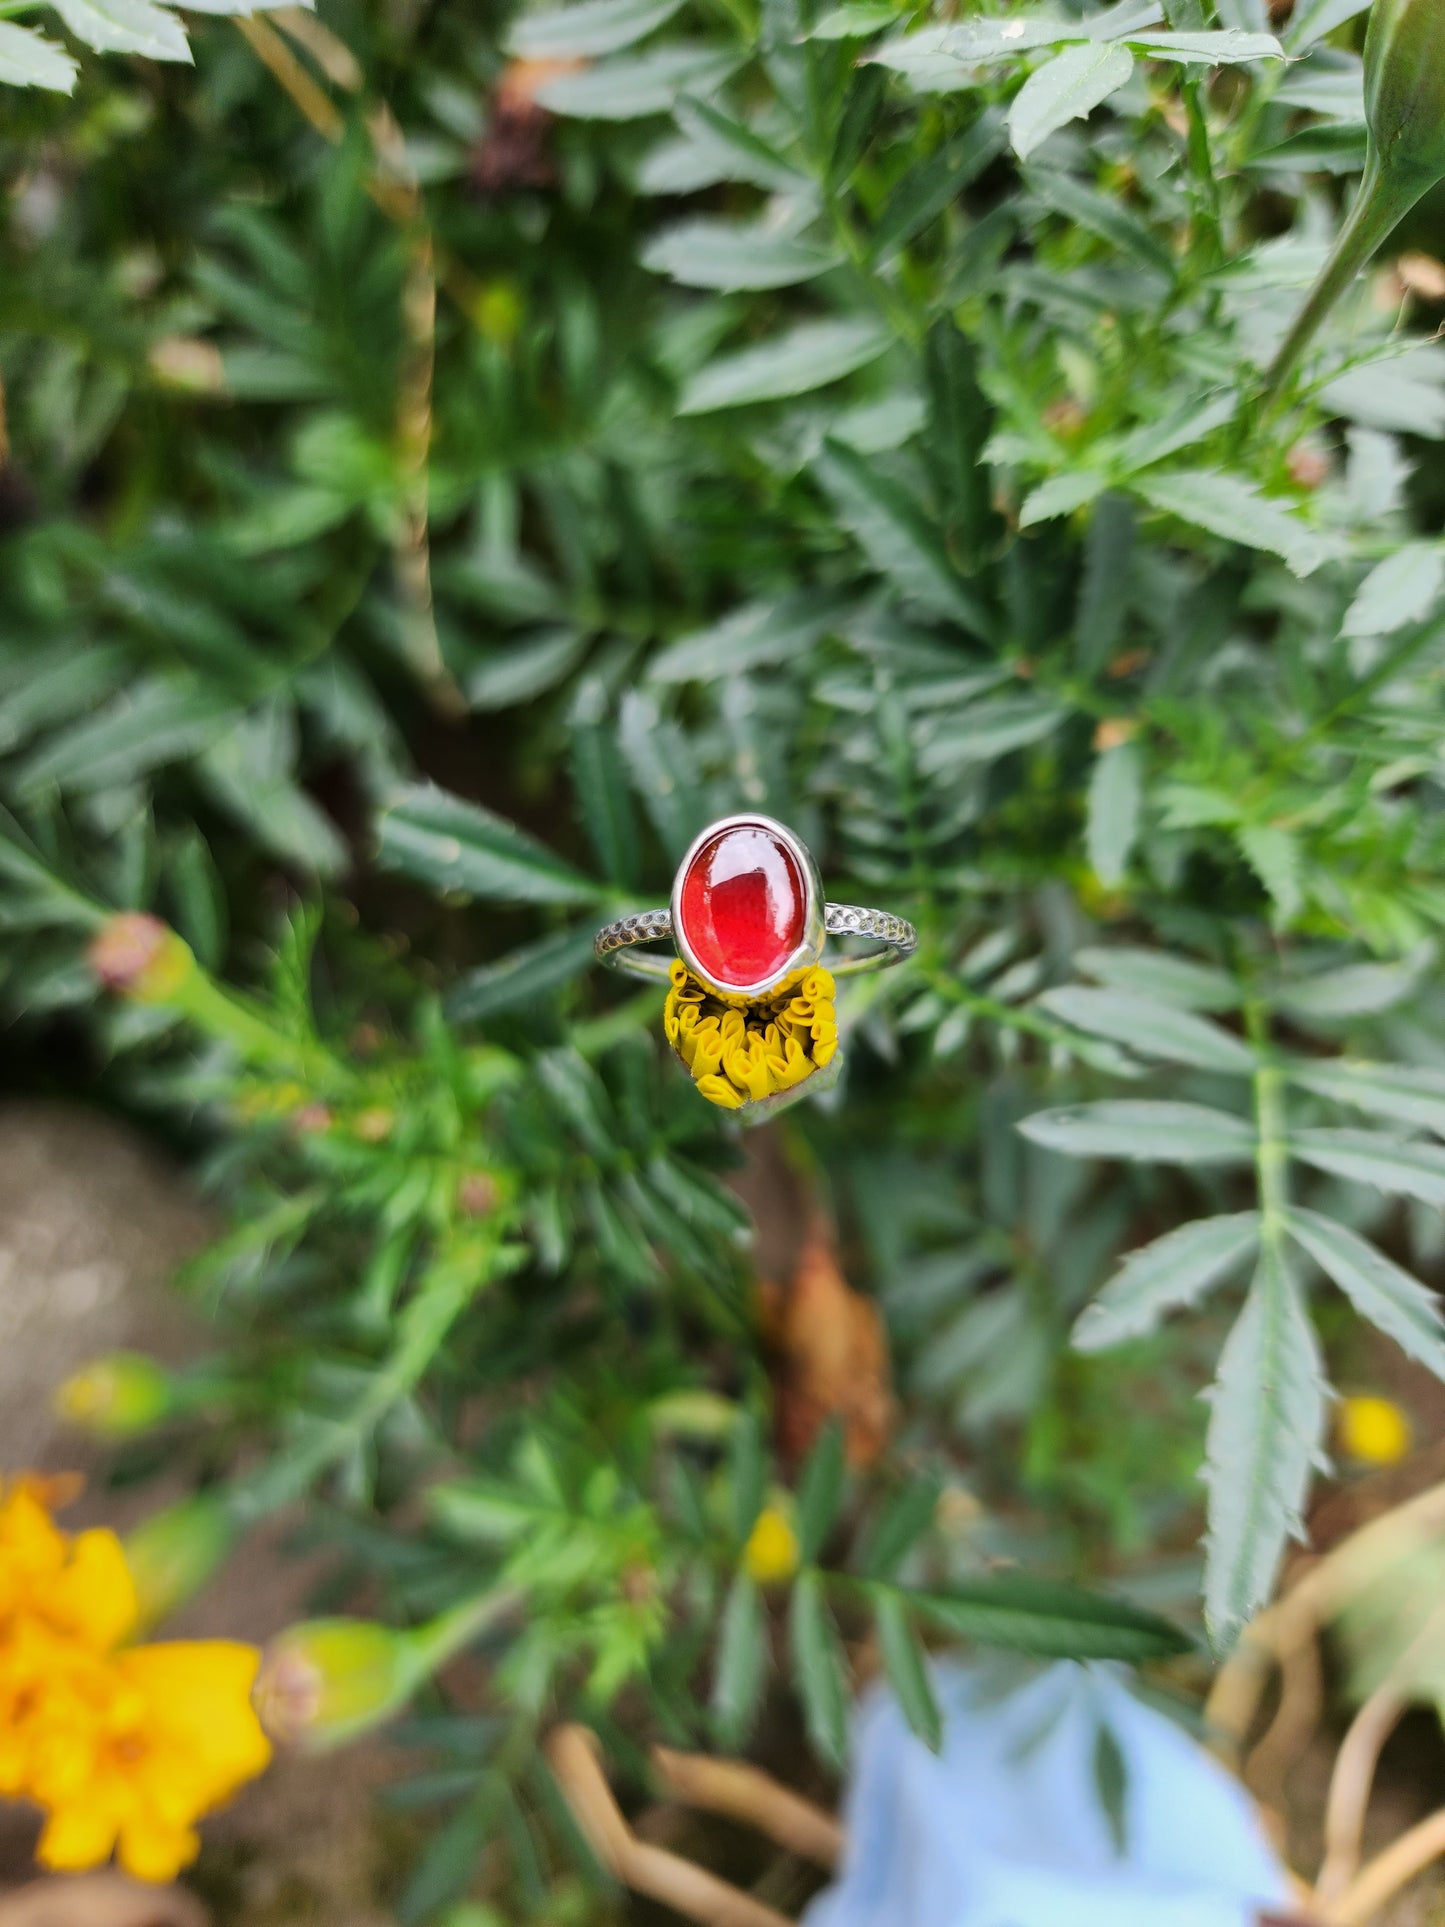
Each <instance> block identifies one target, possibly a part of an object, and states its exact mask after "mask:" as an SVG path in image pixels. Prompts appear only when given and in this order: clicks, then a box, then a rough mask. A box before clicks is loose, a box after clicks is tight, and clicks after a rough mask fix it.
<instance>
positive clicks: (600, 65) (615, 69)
mask: <svg viewBox="0 0 1445 1927" xmlns="http://www.w3.org/2000/svg"><path fill="white" fill-rule="evenodd" d="M739 58H740V56H739V55H737V54H735V53H732V52H730V51H728V50H726V49H719V48H717V47H715V46H712V45H710V44H708V43H707V42H706V41H675V42H673V43H672V44H671V45H669V46H661V47H655V48H652V49H650V50H649V51H648V52H646V53H641V54H634V55H630V56H625V57H621V58H616V59H611V60H599V61H597V62H596V63H595V64H594V65H592V66H588V67H583V68H580V69H579V70H578V71H577V72H575V73H565V74H558V75H557V76H556V77H555V78H554V79H552V80H547V81H544V82H543V83H542V85H541V86H540V87H538V89H537V92H536V99H537V103H538V105H539V106H542V107H545V108H546V109H547V110H548V112H549V113H553V114H564V115H570V116H571V117H573V118H575V119H578V120H644V119H646V118H647V116H648V115H649V114H666V113H670V112H671V110H672V106H673V103H674V101H675V100H676V99H677V96H678V95H679V94H680V93H686V92H688V91H690V90H693V91H698V92H704V93H705V92H707V91H708V90H710V89H711V88H714V87H720V86H721V85H722V83H723V82H724V81H725V80H726V79H727V78H728V76H729V75H730V74H731V73H732V72H733V71H734V69H735V68H736V67H737V66H738V63H739Z"/></svg>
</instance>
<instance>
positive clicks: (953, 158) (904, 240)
mask: <svg viewBox="0 0 1445 1927" xmlns="http://www.w3.org/2000/svg"><path fill="white" fill-rule="evenodd" d="M878 57H879V58H880V59H881V57H882V55H881V51H880V54H879V56H878ZM1007 138H1008V130H1007V128H1006V127H1005V125H1004V118H1003V115H1002V114H1000V113H999V112H998V111H997V110H996V109H993V108H990V109H989V110H988V111H987V112H986V113H983V114H980V116H979V117H978V119H977V120H976V121H974V123H973V125H972V126H971V127H970V128H969V129H968V131H967V133H965V134H962V135H960V136H959V138H958V139H957V140H955V141H951V142H949V144H948V145H947V146H946V147H941V148H940V149H939V150H938V152H937V153H936V154H930V155H929V156H928V157H927V158H926V159H925V160H921V161H915V162H914V164H913V166H912V167H910V168H909V169H908V171H907V172H906V173H905V174H904V176H903V178H902V179H901V180H900V181H899V182H898V184H897V186H896V187H895V188H894V189H893V191H892V193H891V194H890V195H889V196H888V199H887V200H886V201H885V202H884V204H883V212H882V213H881V214H880V215H879V217H878V223H877V226H876V227H875V228H874V229H873V233H872V235H871V237H870V250H871V254H872V258H873V262H874V265H875V266H880V267H881V266H883V265H884V264H885V263H886V262H887V261H889V260H890V259H891V258H892V256H893V255H894V254H896V253H897V251H898V249H899V248H901V247H906V246H907V244H908V243H909V242H910V241H911V240H912V239H913V237H914V235H915V234H920V233H921V232H922V231H923V229H924V228H926V227H927V226H928V224H929V223H930V222H931V221H936V220H937V219H938V217H939V215H940V214H942V213H943V211H944V209H945V208H948V207H952V206H953V205H954V204H955V203H956V202H957V200H958V197H959V195H960V194H962V192H963V190H964V189H965V188H966V187H967V186H968V185H969V184H970V182H972V181H975V180H977V178H978V176H979V175H980V174H981V173H982V172H983V170H984V169H985V168H986V167H987V166H988V165H989V163H990V162H991V161H992V160H994V159H996V158H997V156H998V155H999V154H1001V153H1002V152H1003V148H1004V144H1005V142H1006V141H1007Z"/></svg>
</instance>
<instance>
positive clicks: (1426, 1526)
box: [1204, 1480, 1445, 1750]
mask: <svg viewBox="0 0 1445 1927" xmlns="http://www.w3.org/2000/svg"><path fill="white" fill-rule="evenodd" d="M1440 1531H1445V1480H1442V1481H1441V1482H1440V1483H1438V1484H1436V1485H1432V1486H1427V1487H1426V1489H1425V1490H1424V1491H1423V1492H1419V1493H1417V1494H1416V1495H1415V1497H1414V1498H1413V1499H1408V1500H1406V1502H1405V1503H1404V1504H1403V1505H1399V1506H1396V1507H1395V1508H1394V1510H1393V1511H1391V1512H1386V1513H1383V1514H1381V1516H1380V1517H1379V1518H1378V1519H1372V1520H1371V1521H1370V1522H1369V1524H1368V1525H1364V1526H1361V1527H1360V1528H1359V1529H1358V1531H1356V1532H1353V1533H1351V1534H1350V1536H1349V1538H1347V1539H1343V1540H1341V1542H1340V1544H1339V1545H1337V1546H1336V1547H1334V1549H1333V1550H1332V1551H1330V1552H1328V1553H1326V1554H1325V1555H1324V1557H1323V1558H1321V1559H1317V1560H1316V1561H1315V1562H1314V1563H1313V1564H1312V1565H1311V1566H1310V1567H1309V1569H1308V1570H1307V1571H1306V1572H1305V1574H1304V1576H1303V1577H1302V1578H1301V1579H1299V1580H1298V1581H1297V1582H1296V1584H1295V1585H1294V1586H1292V1587H1291V1588H1290V1590H1289V1591H1288V1592H1287V1593H1286V1594H1285V1595H1284V1597H1283V1598H1282V1599H1281V1600H1279V1601H1278V1602H1277V1603H1276V1604H1275V1605H1273V1606H1270V1607H1267V1608H1266V1610H1265V1611H1264V1612H1262V1613H1260V1614H1259V1615H1258V1616H1257V1617H1256V1618H1255V1619H1254V1620H1252V1621H1251V1623H1250V1624H1249V1625H1248V1626H1247V1627H1246V1628H1245V1630H1244V1632H1243V1633H1242V1634H1241V1636H1240V1640H1239V1644H1238V1645H1237V1646H1236V1647H1235V1649H1234V1651H1233V1653H1231V1654H1230V1656H1229V1658H1228V1659H1227V1660H1226V1662H1225V1664H1224V1665H1223V1667H1222V1668H1221V1669H1220V1672H1219V1676H1218V1678H1217V1679H1216V1680H1215V1682H1214V1687H1213V1690H1212V1691H1211V1693H1210V1695H1209V1699H1208V1701H1207V1703H1206V1705H1205V1709H1204V1717H1205V1720H1206V1722H1207V1723H1208V1725H1209V1726H1210V1727H1211V1728H1212V1729H1213V1730H1214V1732H1215V1734H1216V1735H1218V1736H1221V1737H1222V1738H1223V1739H1224V1740H1225V1741H1226V1742H1228V1743H1229V1744H1230V1746H1231V1747H1232V1748H1234V1749H1238V1750H1242V1749H1243V1747H1244V1743H1245V1741H1246V1739H1247V1738H1248V1735H1249V1729H1250V1727H1251V1725H1252V1724H1253V1722H1254V1719H1255V1715H1256V1713H1257V1712H1258V1710H1259V1702H1260V1700H1261V1699H1262V1698H1263V1696H1264V1691H1265V1688H1266V1686H1267V1685H1268V1684H1269V1681H1270V1679H1271V1678H1272V1677H1273V1672H1274V1668H1275V1666H1276V1665H1277V1664H1278V1663H1279V1656H1280V1655H1281V1654H1282V1653H1284V1652H1287V1651H1289V1650H1290V1649H1291V1648H1292V1647H1294V1646H1296V1645H1298V1644H1300V1643H1301V1642H1302V1641H1304V1640H1307V1639H1313V1638H1314V1637H1315V1635H1316V1633H1317V1631H1318V1629H1319V1627H1320V1626H1321V1625H1322V1624H1323V1623H1324V1621H1325V1620H1327V1619H1329V1618H1331V1617H1332V1616H1333V1614H1334V1613H1336V1612H1337V1611H1338V1610H1339V1608H1340V1606H1341V1605H1343V1604H1344V1602H1345V1601H1346V1600H1348V1599H1349V1598H1350V1597H1352V1595H1353V1594H1355V1593H1356V1592H1358V1591H1359V1590H1360V1589H1361V1587H1362V1586H1364V1585H1366V1584H1368V1583H1369V1581H1370V1580H1371V1579H1372V1578H1378V1576H1379V1573H1380V1571H1381V1569H1382V1568H1383V1567H1384V1566H1385V1565H1386V1564H1387V1563H1388V1562H1389V1560H1390V1558H1391V1555H1392V1553H1393V1552H1394V1551H1395V1549H1396V1548H1397V1547H1398V1548H1399V1549H1400V1550H1404V1549H1405V1548H1407V1547H1408V1546H1410V1545H1412V1544H1414V1543H1416V1542H1417V1541H1418V1540H1419V1539H1420V1538H1421V1537H1427V1536H1429V1535H1430V1534H1431V1533H1435V1532H1440Z"/></svg>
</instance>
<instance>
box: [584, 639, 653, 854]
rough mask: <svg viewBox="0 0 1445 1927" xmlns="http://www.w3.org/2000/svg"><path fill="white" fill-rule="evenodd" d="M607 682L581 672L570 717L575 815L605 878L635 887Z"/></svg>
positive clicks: (630, 815)
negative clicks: (578, 818)
mask: <svg viewBox="0 0 1445 1927" xmlns="http://www.w3.org/2000/svg"><path fill="white" fill-rule="evenodd" d="M609 709H610V705H609V700H608V694H607V685H606V683H604V682H603V680H602V678H601V677H600V676H584V677H583V678H582V680H581V682H579V683H578V685H577V693H576V695H575V697H574V698H573V701H572V711H571V714H570V716H569V717H568V725H569V733H570V736H571V748H572V758H571V762H572V782H573V786H574V788H575V790H576V793H577V813H578V815H579V817H580V818H581V821H582V825H583V828H584V829H585V830H586V832H587V836H588V839H589V841H590V842H591V844H592V848H593V851H594V853H595V854H596V857H597V861H598V863H599V864H600V865H601V867H602V871H603V874H604V875H605V876H606V877H607V879H608V880H609V882H612V883H615V884H617V885H618V887H619V888H620V889H624V890H633V889H636V887H637V880H638V877H639V875H640V873H641V868H642V851H641V844H640V841H639V838H638V832H637V815H636V812H635V811H634V809H633V807H632V788H631V785H630V784H629V782H628V780H627V770H626V766H625V765H624V763H623V760H622V752H621V750H620V749H619V747H618V743H617V734H616V731H615V730H614V729H613V728H612V726H611V719H610V714H609Z"/></svg>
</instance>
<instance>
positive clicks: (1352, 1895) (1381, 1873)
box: [1320, 1807, 1445, 1927]
mask: <svg viewBox="0 0 1445 1927" xmlns="http://www.w3.org/2000/svg"><path fill="white" fill-rule="evenodd" d="M1441 1854H1445V1807H1442V1808H1441V1809H1440V1811H1439V1812H1438V1813H1432V1814H1431V1815H1430V1816H1429V1817H1428V1819H1424V1820H1422V1821H1420V1823H1419V1824H1418V1826H1413V1827H1411V1828H1410V1830H1409V1832H1408V1833H1402V1834H1401V1835H1400V1838H1399V1839H1398V1840H1395V1841H1392V1842H1391V1844H1390V1845H1389V1846H1388V1847H1386V1849H1385V1851H1384V1852H1383V1853H1380V1854H1377V1855H1376V1856H1375V1858H1374V1859H1373V1860H1372V1861H1370V1863H1369V1865H1368V1866H1367V1867H1365V1869H1364V1871H1363V1872H1362V1873H1359V1874H1357V1875H1356V1877H1355V1878H1354V1879H1353V1880H1352V1881H1351V1882H1350V1884H1349V1886H1348V1887H1346V1889H1345V1891H1344V1892H1343V1893H1342V1894H1341V1895H1340V1896H1339V1898H1338V1899H1337V1900H1334V1901H1327V1902H1325V1903H1324V1905H1323V1906H1322V1908H1321V1909H1320V1912H1321V1915H1322V1918H1323V1919H1324V1920H1325V1921H1326V1922H1327V1923H1328V1927H1365V1922H1366V1921H1368V1920H1370V1919H1372V1918H1373V1917H1374V1915H1375V1914H1377V1913H1378V1912H1379V1910H1380V1909H1381V1907H1383V1906H1384V1904H1385V1902H1386V1901H1387V1900H1389V1899H1391V1898H1392V1897H1393V1896H1394V1895H1395V1894H1397V1893H1399V1891H1400V1889H1401V1888H1402V1887H1405V1886H1408V1885H1409V1883H1410V1882H1411V1881H1412V1880H1413V1879H1414V1878H1415V1876H1416V1874H1421V1873H1423V1872H1424V1871H1425V1869H1426V1868H1427V1867H1428V1866H1429V1865H1430V1863H1431V1861H1432V1860H1438V1859H1439V1858H1440V1856H1441Z"/></svg>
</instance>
